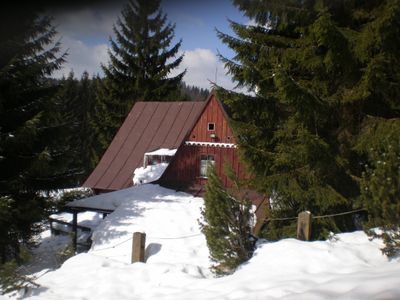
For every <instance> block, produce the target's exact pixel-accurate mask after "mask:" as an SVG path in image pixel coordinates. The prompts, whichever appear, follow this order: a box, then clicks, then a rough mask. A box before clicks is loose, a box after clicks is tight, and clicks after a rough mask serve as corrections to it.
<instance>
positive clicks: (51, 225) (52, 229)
mask: <svg viewBox="0 0 400 300" xmlns="http://www.w3.org/2000/svg"><path fill="white" fill-rule="evenodd" d="M49 222H50V234H51V235H55V233H54V228H53V221H52V220H51V219H50V220H49Z"/></svg>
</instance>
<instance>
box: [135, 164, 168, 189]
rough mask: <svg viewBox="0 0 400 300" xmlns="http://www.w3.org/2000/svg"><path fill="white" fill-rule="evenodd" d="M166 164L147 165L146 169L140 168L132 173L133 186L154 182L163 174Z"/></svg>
mask: <svg viewBox="0 0 400 300" xmlns="http://www.w3.org/2000/svg"><path fill="white" fill-rule="evenodd" d="M167 167H168V163H160V164H155V165H148V166H147V167H146V168H143V167H140V168H137V169H136V170H135V171H134V172H133V185H139V184H143V183H149V182H153V181H156V180H157V179H159V178H160V177H161V175H162V174H163V173H164V171H165V169H166V168H167Z"/></svg>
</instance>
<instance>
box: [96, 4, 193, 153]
mask: <svg viewBox="0 0 400 300" xmlns="http://www.w3.org/2000/svg"><path fill="white" fill-rule="evenodd" d="M114 34H115V40H113V39H111V40H110V42H111V51H109V56H110V62H109V63H108V65H106V66H103V70H104V73H105V80H104V81H103V82H102V83H101V85H100V90H99V93H98V107H97V112H98V113H97V119H96V121H95V123H96V127H97V130H98V139H99V141H100V143H101V144H102V145H103V147H104V148H105V147H107V146H108V144H109V142H110V141H111V139H112V137H113V136H114V134H115V133H116V130H117V129H118V128H119V127H120V125H121V123H122V122H123V120H124V119H125V117H126V115H127V114H128V112H129V110H130V109H131V108H132V106H133V104H134V103H135V102H136V101H138V100H142V101H163V100H171V99H172V100H173V99H174V98H176V97H177V96H179V94H180V83H181V79H182V77H183V75H184V73H185V72H182V73H180V74H178V75H176V76H174V77H172V76H171V72H172V71H173V70H174V69H175V68H176V67H178V66H179V64H180V63H181V61H182V56H179V57H178V58H176V59H174V58H175V56H176V55H177V53H178V50H179V47H180V45H181V42H178V43H177V44H175V45H173V46H172V47H170V44H171V41H172V38H173V36H174V26H173V25H171V24H169V23H167V16H166V15H165V14H163V13H162V11H161V10H160V0H156V1H146V0H131V1H129V3H128V4H127V5H126V6H125V8H124V9H123V10H122V13H121V18H120V19H118V21H117V25H116V26H115V27H114Z"/></svg>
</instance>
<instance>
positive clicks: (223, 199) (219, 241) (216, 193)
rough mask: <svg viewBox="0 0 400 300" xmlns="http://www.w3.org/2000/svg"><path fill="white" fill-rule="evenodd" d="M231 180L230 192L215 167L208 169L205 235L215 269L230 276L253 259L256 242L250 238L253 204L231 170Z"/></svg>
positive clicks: (205, 198)
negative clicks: (237, 268)
mask: <svg viewBox="0 0 400 300" xmlns="http://www.w3.org/2000/svg"><path fill="white" fill-rule="evenodd" d="M228 177H229V178H230V180H232V181H233V183H234V188H232V189H231V190H230V191H227V190H226V189H225V188H224V187H223V185H222V183H221V180H220V179H219V177H218V176H217V174H216V173H215V169H214V168H213V167H210V168H209V171H208V181H207V186H206V193H205V195H204V209H202V216H203V220H202V222H201V226H202V232H203V233H204V235H205V236H206V240H207V245H208V248H209V251H210V257H211V260H212V261H213V262H214V263H216V264H215V265H213V266H212V270H213V271H214V272H216V273H217V274H220V275H222V274H229V273H231V272H233V271H234V270H235V269H236V267H238V266H239V265H240V264H241V263H243V262H245V261H247V260H248V259H250V258H251V256H252V254H253V250H254V240H253V238H252V236H251V213H250V208H251V202H250V201H249V200H248V199H247V198H246V196H245V194H243V193H241V189H242V187H241V184H240V182H239V180H238V179H237V178H235V176H234V174H233V172H232V171H228Z"/></svg>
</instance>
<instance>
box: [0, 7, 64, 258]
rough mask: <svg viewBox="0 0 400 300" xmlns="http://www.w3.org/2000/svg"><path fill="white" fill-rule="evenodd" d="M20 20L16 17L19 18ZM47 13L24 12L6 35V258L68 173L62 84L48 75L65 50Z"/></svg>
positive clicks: (0, 192) (2, 150) (1, 124)
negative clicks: (55, 40) (48, 193)
mask: <svg viewBox="0 0 400 300" xmlns="http://www.w3.org/2000/svg"><path fill="white" fill-rule="evenodd" d="M13 24H14V23H13ZM55 34H56V32H55V30H54V28H53V27H52V26H51V24H50V19H49V18H47V17H42V18H36V17H35V16H34V15H33V14H31V13H26V14H24V18H21V19H20V20H19V22H18V24H17V25H16V26H15V27H13V31H12V34H7V32H5V31H2V35H1V37H0V39H1V43H0V53H1V55H0V207H1V211H2V212H1V218H0V256H1V257H0V259H1V261H2V262H5V261H6V260H9V259H11V258H17V259H18V258H19V248H20V243H21V242H22V243H28V242H29V241H30V238H31V236H32V234H33V233H34V232H35V230H36V229H37V225H35V223H36V222H38V221H40V220H42V218H43V214H44V212H45V208H46V205H47V204H46V201H45V199H44V193H43V191H46V190H50V189H53V188H55V187H57V186H59V184H60V183H62V181H63V180H65V177H66V176H67V175H68V174H67V173H68V170H67V169H66V168H64V167H65V166H64V165H63V161H62V158H63V154H64V152H63V151H64V147H63V145H62V144H60V143H58V140H57V138H58V137H59V129H60V128H61V123H60V122H61V120H60V115H59V113H58V112H57V110H58V105H57V103H56V102H55V101H54V95H55V92H56V90H57V86H55V85H54V84H51V83H50V82H49V80H47V78H46V76H49V75H51V73H52V72H53V71H54V70H56V69H58V68H59V67H60V65H61V63H62V62H63V61H64V55H58V54H57V53H58V52H59V43H55V44H52V40H53V38H54V36H55Z"/></svg>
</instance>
